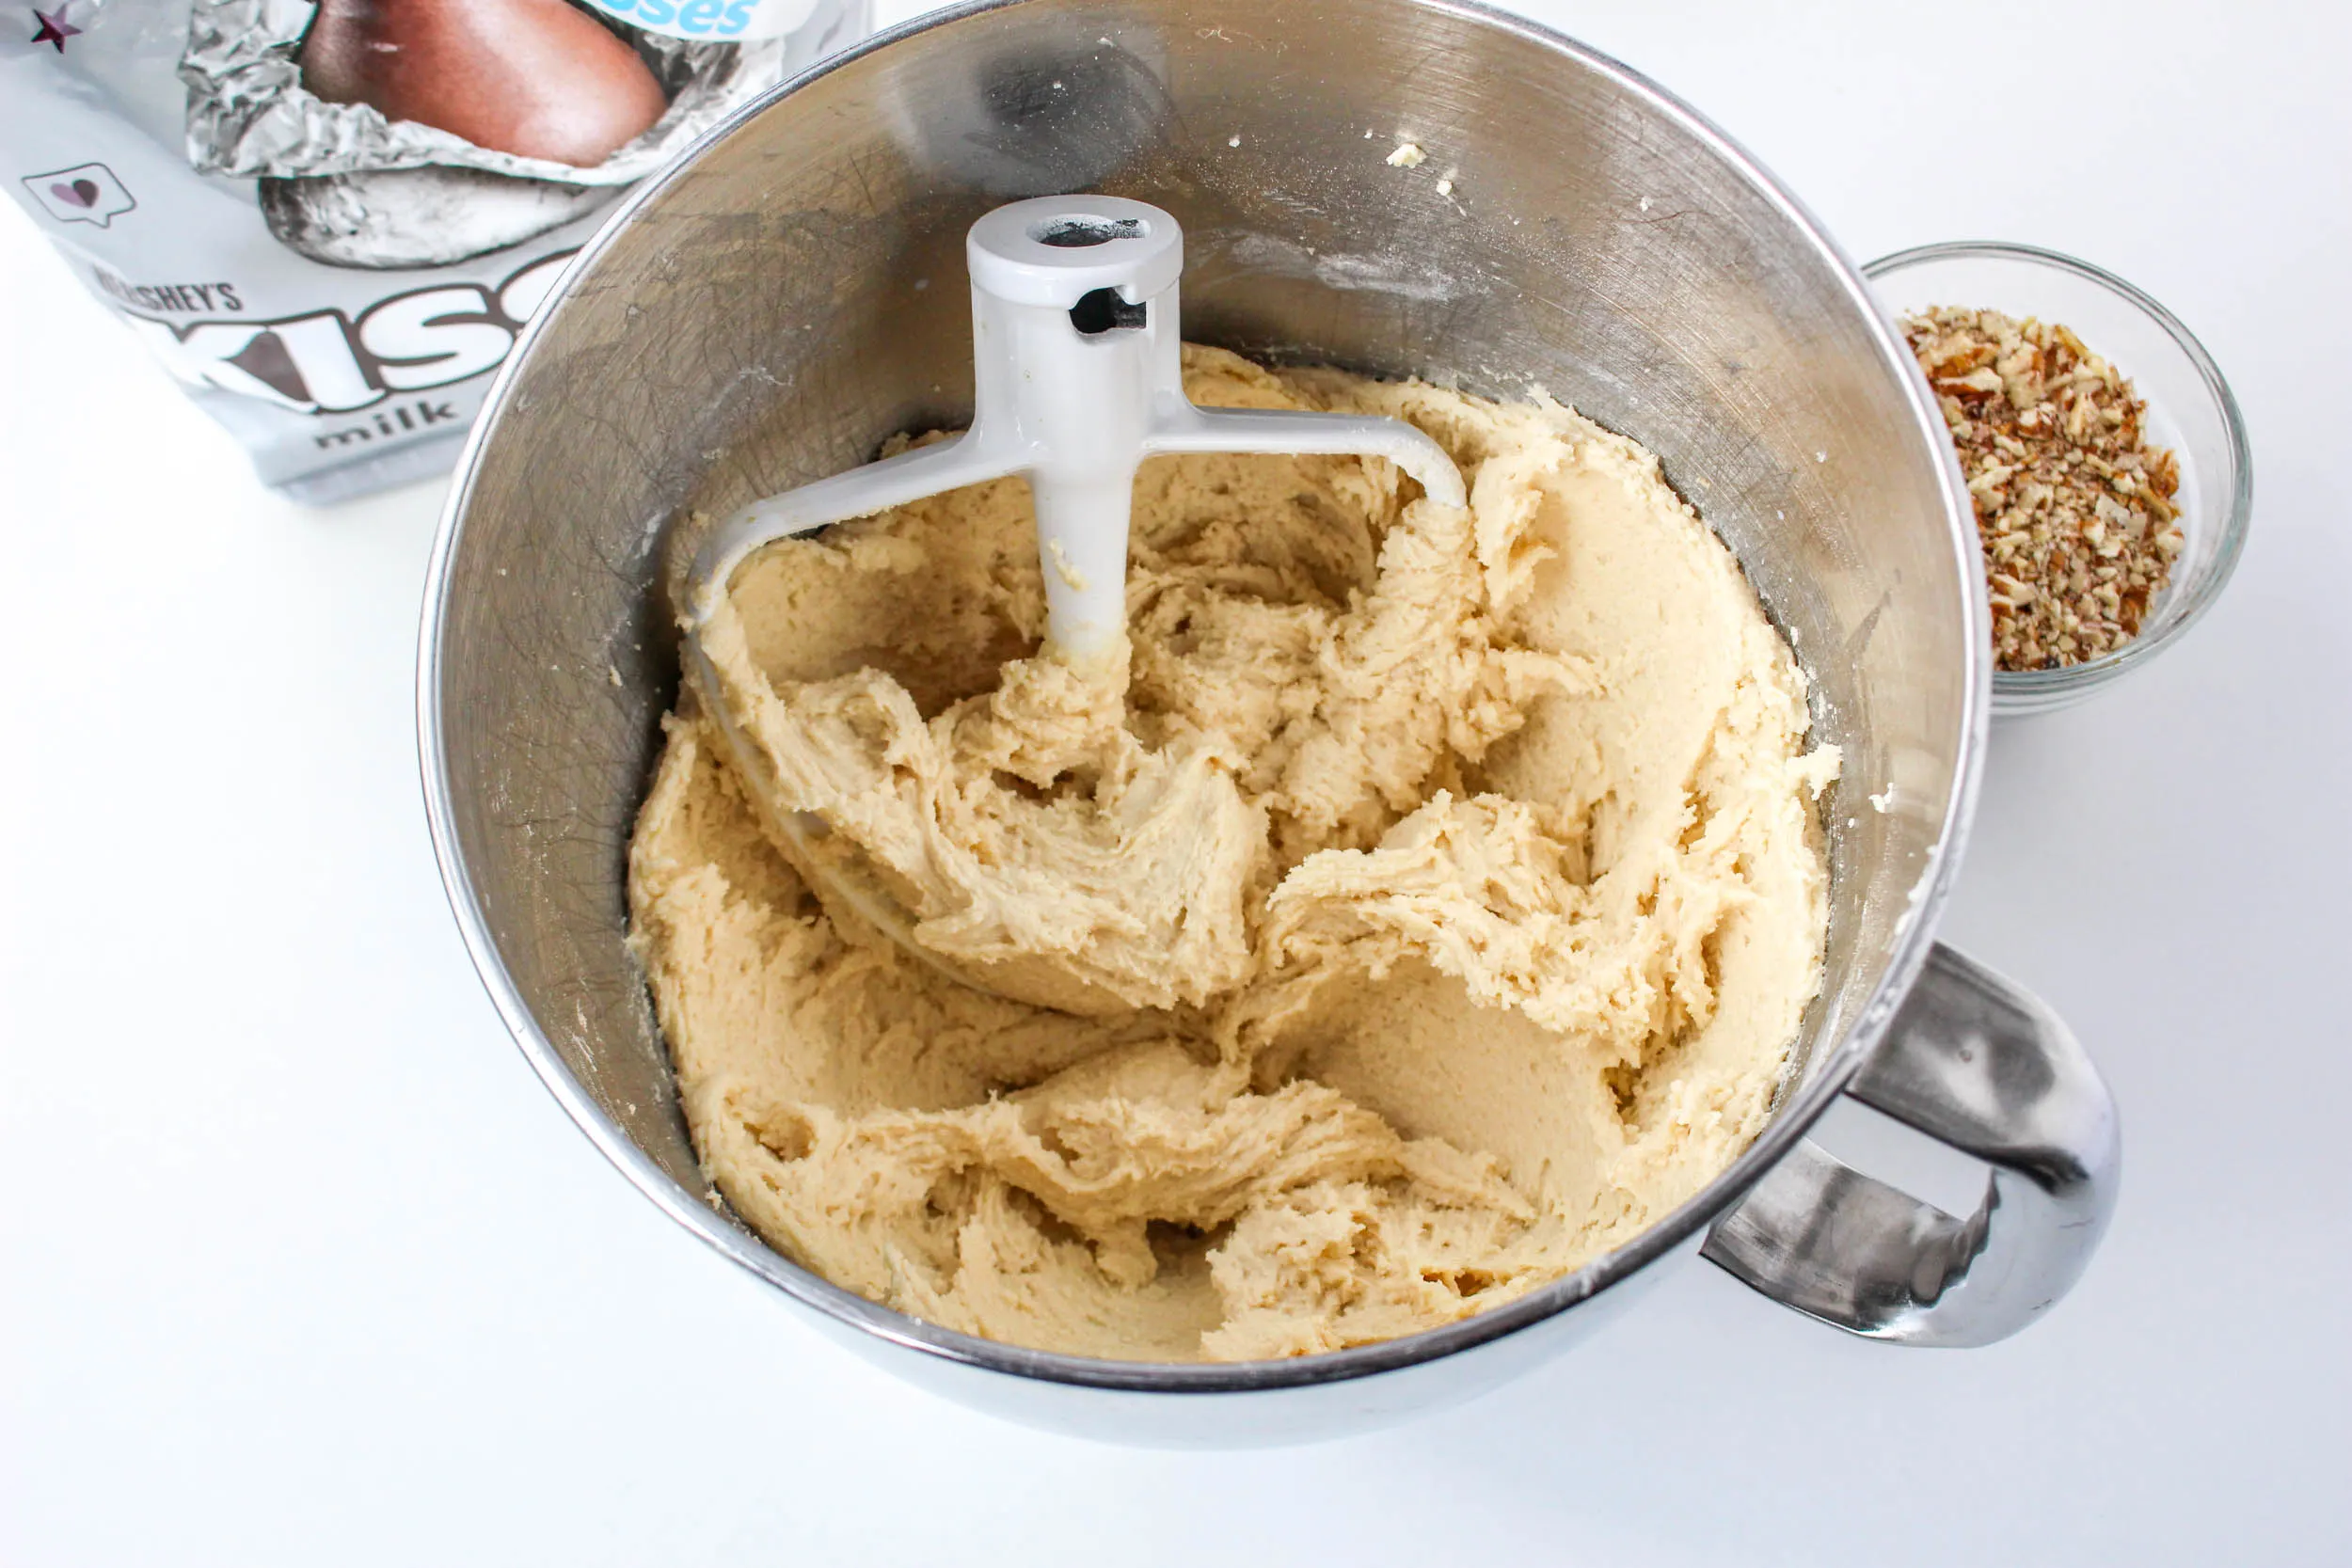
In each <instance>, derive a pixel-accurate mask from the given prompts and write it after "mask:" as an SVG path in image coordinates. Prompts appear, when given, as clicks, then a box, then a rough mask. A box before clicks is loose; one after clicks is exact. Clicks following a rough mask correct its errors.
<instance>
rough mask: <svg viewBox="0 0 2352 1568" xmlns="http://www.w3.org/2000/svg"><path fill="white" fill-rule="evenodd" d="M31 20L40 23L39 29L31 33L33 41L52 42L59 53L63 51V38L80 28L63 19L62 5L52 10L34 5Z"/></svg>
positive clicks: (67, 37) (68, 36)
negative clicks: (45, 9)
mask: <svg viewBox="0 0 2352 1568" xmlns="http://www.w3.org/2000/svg"><path fill="white" fill-rule="evenodd" d="M33 20H34V21H35V22H38V23H40V32H38V33H35V34H34V35H33V41H34V42H35V43H54V44H56V46H57V53H58V54H60V55H62V54H64V53H65V40H68V39H70V38H72V37H73V36H74V35H75V34H76V33H79V32H80V31H81V30H82V29H81V28H79V27H76V26H75V25H73V24H72V23H71V22H68V21H67V20H66V19H65V8H64V7H63V6H59V7H58V8H56V10H54V11H44V10H42V9H40V8H39V7H35V8H34V9H33Z"/></svg>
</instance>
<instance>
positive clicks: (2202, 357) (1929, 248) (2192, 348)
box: [1862, 240, 2254, 706]
mask: <svg viewBox="0 0 2352 1568" xmlns="http://www.w3.org/2000/svg"><path fill="white" fill-rule="evenodd" d="M1972 257H1974V258H1983V259H1987V260H1992V261H2024V262H2027V263H2030V264H2033V265H2038V266H2043V267H2048V268H2051V269H2053V270H2055V271H2058V272H2066V273H2072V274H2074V276H2075V277H2080V278H2082V279H2084V280H2085V281H2086V282H2090V283H2093V284H2096V285H2098V286H2099V287H2100V288H2103V289H2105V290H2106V291H2107V292H2108V293H2112V294H2114V295H2116V296H2117V297H2118V298H2120V299H2122V300H2123V301H2124V302H2125V303H2127V304H2129V305H2131V306H2133V307H2135V308H2136V309H2138V310H2139V311H2140V312H2141V313H2142V314H2143V315H2145V316H2147V317H2148V319H2149V320H2151V321H2153V322H2154V323H2155V324H2156V325H2158V326H2160V327H2162V328H2163V329H2164V331H2165V332H2166V333H2167V334H2168V335H2169V337H2170V338H2171V339H2172V341H2174V342H2175V343H2177V344H2179V345H2180V348H2181V352H2182V353H2183V354H2185V355H2186V356H2188V358H2189V362H2190V363H2191V364H2192V365H2194V366H2195V367H2196V368H2197V373H2198V375H2199V376H2200V377H2201V379H2202V380H2203V381H2204V384H2205V390H2206V391H2207V392H2208V393H2210V394H2211V395H2212V398H2213V401H2214V406H2215V408H2216V409H2217V410H2218V412H2219V413H2220V416H2221V425H2222V431H2223V434H2224V436H2225V437H2226V438H2227V440H2228V441H2229V446H2230V468H2231V483H2230V496H2229V500H2228V503H2227V512H2226V514H2225V515H2223V516H2222V517H2221V519H2220V522H2219V529H2220V532H2219V537H2218V540H2217V545H2216V547H2215V551H2214V557H2213V561H2212V562H2211V564H2210V565H2208V566H2207V567H2206V568H2205V570H2204V571H2203V573H2202V574H2201V575H2200V576H2199V577H2198V578H2196V580H2195V581H2193V582H2190V583H2187V584H2185V585H2184V588H2185V597H2184V598H2183V600H2182V602H2181V605H2180V609H2179V612H2178V613H2177V614H2175V615H2174V616H2173V617H2172V619H2171V620H2170V622H2169V623H2168V624H2167V625H2165V626H2162V627H2160V628H2159V629H2158V630H2157V632H2156V634H2155V635H2154V636H2153V637H2135V638H2134V639H2132V640H2131V641H2129V642H2126V643H2124V644H2123V646H2122V647H2121V648H2118V649H2117V650H2115V652H2113V653H2111V654H2104V655H2102V656H2100V657H2097V658H2094V659H2090V660H2087V661H2085V662H2084V663H2081V664H2068V665H2061V666H2060V667H2058V669H2055V670H1995V671H1994V672H1993V689H1994V696H1995V697H1996V699H1997V698H2001V697H2013V698H2017V699H2020V700H2022V703H2023V705H2026V706H2039V705H2042V704H2045V703H2049V702H2052V701H2055V700H2058V699H2059V698H2061V697H2062V696H2064V695H2065V694H2067V693H2071V692H2075V691H2079V690H2081V689H2084V688H2088V687H2092V686H2097V685H2100V684H2101V683H2103V682H2105V681H2107V680H2109V679H2112V678H2113V677H2114V676H2116V675H2118V674H2120V673H2122V672H2123V671H2125V670H2127V669H2131V668H2133V667H2135V666H2137V665H2138V664H2140V663H2141V662H2143V661H2144V660H2146V659H2148V658H2151V657H2153V656H2154V655H2155V654H2156V652H2157V651H2158V650H2160V649H2162V648H2164V647H2167V646H2169V644H2170V643H2171V642H2172V641H2174V640H2175V639H2177V638H2178V637H2179V636H2180V635H2181V633H2183V632H2185V631H2186V630H2187V629H2188V628H2189V627H2190V626H2194V625H2196V624H2197V622H2198V620H2199V619H2200V618H2201V617H2202V616H2203V615H2204V613H2205V611H2206V610H2209V609H2211V608H2212V607H2213V602H2214V600H2215V599H2217V598H2218V597H2220V594H2221V590H2222V587H2223V585H2224V584H2226V583H2227V582H2228V581H2229V580H2230V575H2231V573H2233V572H2234V571H2236V570H2237V562H2238V556H2239V555H2240V554H2241V553H2242V552H2243V551H2244V550H2245V548H2246V531H2247V524H2248V522H2249V519H2250V518H2251V517H2252V515H2253V510H2254V461H2253V448H2252V446H2251V445H2250V443H2249V441H2248V439H2247V435H2246V420H2245V416H2244V415H2242V414H2241V413H2240V412H2239V411H2238V405H2237V395H2236V394H2235V393H2233V392H2232V391H2231V390H2230V383H2229V381H2228V380H2227V379H2226V378H2225V377H2224V376H2223V375H2222V373H2221V367H2220V366H2218V365H2217V364H2215V363H2214V359H2213V356H2212V355H2210V354H2208V353H2206V352H2205V345H2204V344H2202V343H2201V342H2199V341H2197V334H2195V333H2194V332H2191V331H2190V330H2189V329H2188V327H2187V326H2186V325H2185V324H2184V323H2183V322H2182V321H2181V319H2180V318H2179V317H2178V316H2175V315H2174V314H2173V313H2172V312H2171V311H2169V310H2168V309H2165V308H2164V306H2163V305H2161V304H2160V303H2158V302H2157V301H2156V300H2155V299H2154V297H2153V296H2152V295H2150V294H2149V293H2148V292H2147V291H2146V290H2144V289H2140V288H2138V287H2137V286H2135V285H2133V284H2131V283H2129V282H2127V281H2125V280H2124V279H2122V278H2121V277H2116V276H2115V274H2113V273H2111V272H2109V271H2107V270H2106V268H2104V267H2098V266H2093V265H2092V264H2091V263H2090V262H2089V261H2083V260H2082V259H2081V258H2079V257H2075V256H2069V255H2067V254H2066V253H2065V252H2064V251H2059V250H2050V249H2047V248H2045V247H2043V246H2041V245H2021V244H2018V243H2015V242H2013V241H2009V240H1947V241H1944V242H1943V243H1941V244H1938V245H1914V246H1913V247H1911V248H1910V249H1908V250H1898V251H1895V252H1893V253H1892V254H1890V255H1885V256H1882V257H1880V258H1879V259H1878V260H1877V261H1871V262H1868V263H1867V264H1866V265H1865V266H1864V267H1863V269H1862V276H1863V277H1866V278H1867V279H1869V280H1870V281H1871V282H1874V283H1875V282H1877V281H1878V280H1879V279H1881V278H1883V277H1893V276H1894V275H1896V274H1898V273H1899V272H1902V271H1904V270H1906V269H1908V268H1910V267H1914V266H1917V265H1920V264H1922V263H1924V262H1928V261H1951V260H1955V259H1962V258H1972ZM1996 308H1997V307H1996ZM2125 373H2126V374H2129V373H2130V372H2129V370H2128V368H2126V370H2125ZM1971 520H1972V521H1973V519H1971Z"/></svg>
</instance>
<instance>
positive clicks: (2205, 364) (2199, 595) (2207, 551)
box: [1862, 241, 2254, 718]
mask: <svg viewBox="0 0 2352 1568" xmlns="http://www.w3.org/2000/svg"><path fill="white" fill-rule="evenodd" d="M1862 272H1863V276H1864V277H1867V278H1868V279H1869V280H1870V284H1871V287H1872V289H1873V290H1874V291H1875V292H1876V293H1877V294H1878V297H1879V303H1880V304H1882V305H1883V306H1884V307H1885V308H1886V310H1887V313H1888V314H1889V315H1892V316H1896V317H1901V316H1904V315H1907V314H1910V313H1912V312H1914V311H1918V310H1924V309H1929V308H1930V307H1932V306H1938V305H1947V306H1961V307H1966V308H1974V309H1993V310H1998V311H2001V312H2002V313H2003V314H2005V315H2010V316H2014V317H2016V318H2018V319H2020V320H2023V319H2024V318H2026V317H2027V316H2035V317H2039V318H2040V319H2041V320H2042V321H2045V322H2053V323H2058V324H2061V325H2066V326H2069V327H2072V328H2073V329H2074V332H2075V333H2076V335H2077V336H2079V337H2080V338H2081V339H2082V341H2084V342H2085V343H2087V344H2089V345H2090V349H2091V351H2092V352H2093V353H2095V354H2099V355H2102V356H2106V359H2107V360H2108V361H2109V362H2110V363H2112V364H2113V365H2114V366H2115V368H2116V369H2117V370H2118V371H2120V372H2122V374H2123V375H2124V376H2125V377H2126V378H2127V379H2128V380H2130V382H2131V383H2132V386H2133V387H2134V388H2135V389H2136V390H2137V392H2138V394H2139V396H2140V397H2141V398H2142V399H2144V400H2145V401H2146V403H2147V404H2148V413H2147V420H2146V430H2147V434H2148V439H2149V440H2150V441H2151V442H2152V443H2153V444H2154V445H2157V446H2162V447H2169V448H2171V449H2172V451H2173V452H2174V453H2175V454H2177V455H2178V457H2179V459H2180V464H2181V488H2180V493H2179V495H2178V496H2176V497H2175V498H2174V499H2175V500H2176V501H2177V503H2178V504H2179V506H2180V508H2181V516H2180V526H2181V531H2182V533H2183V535H2184V536H2185V543H2184V544H2183V546H2182V549H2181V553H2180V554H2179V555H2178V556H2177V557H2175V558H2174V559H2173V562H2172V579H2171V581H2170V582H2169V583H2168V584H2167V585H2166V587H2165V590H2164V592H2163V593H2162V594H2158V595H2157V596H2156V600H2155V602H2154V604H2153V605H2152V606H2150V607H2149V611H2148V615H2147V618H2146V619H2145V620H2144V621H2142V622H2141V623H2140V628H2139V635H2138V636H2137V637H2135V638H2133V639H2132V640H2131V641H2129V642H2126V643H2124V644H2123V645H2122V647H2121V648H2118V649H2116V650H2115V651H2114V652H2113V653H2110V654H2103V655H2101V656H2100V657H2097V658H2094V659H2090V660H2089V661H2087V662H2085V663H2082V664H2070V665H2066V666H2064V667H2062V668H2059V669H2056V670H2020V671H2008V670H1995V671H1994V673H1993V712H1994V717H1995V718H2001V717H2012V716H2017V715H2023V714H2028V713H2046V712H2048V711H2049V710H2051V709H2052V708H2059V707H2065V706H2067V705H2071V704H2074V703H2078V702H2081V701H2082V700H2083V699H2084V698H2086V697H2089V696H2090V695H2091V694H2093V693H2094V692H2097V691H2100V690H2102V689H2105V688H2106V686H2107V684H2108V683H2109V682H2111V681H2113V680H2114V679H2115V678H2116V677H2117V676H2119V675H2121V674H2122V673H2124V672H2125V671H2127V670H2132V669H2137V667H2138V666H2139V665H2141V664H2143V663H2145V662H2147V661H2148V660H2149V659H2151V658H2153V657H2155V655H2156V654H2157V652H2158V651H2159V650H2161V649H2163V648H2164V647H2165V646H2167V645H2168V644H2169V643H2170V642H2172V641H2174V640H2176V639H2177V638H2178V637H2179V636H2180V635H2181V633H2183V632H2184V631H2186V630H2187V629H2188V627H2189V626H2190V625H2191V624H2192V623H2194V622H2195V621H2196V619H2197V618H2198V617H2199V616H2201V615H2202V614H2203V613H2204V612H2205V610H2206V608H2207V607H2208V606H2210V605H2211V604H2212V603H2213V601H2214V600H2215V598H2217V596H2218V595H2219V594H2220V593H2221V585H2222V584H2223V583H2225V582H2227V581H2229V580H2230V573H2231V571H2232V569H2233V568H2234V567H2235V566H2236V565H2237V558H2238V552H2239V551H2240V550H2241V549H2242V548H2243V547H2244V546H2245V544H2246V524H2247V517H2248V515H2249V513H2250V512H2251V511H2252V509H2253V499H2254V470H2253V462H2252V453H2251V452H2250V451H2249V450H2248V447H2247V442H2246V422H2245V420H2243V419H2242V418H2241V417H2240V416H2239V414H2238V407H2237V399H2235V398H2234V397H2233V396H2231V394H2230V384H2229V383H2228V382H2226V381H2224V380H2222V379H2221V372H2220V371H2219V370H2218V369H2217V368H2216V366H2215V365H2214V362H2213V356H2210V355H2208V354H2207V353H2206V352H2205V349H2204V345H2203V344H2201V343H2200V342H2199V341H2197V340H2196V338H2195V337H2193V336H2192V335H2191V334H2190V332H2189V330H2188V328H2187V327H2185V326H2183V325H2181V324H2180V322H2179V321H2178V320H2176V319H2175V318H2174V317H2173V314H2172V312H2171V311H2169V310H2167V309H2165V308H2164V307H2163V306H2161V305H2158V304H2157V303H2156V302H2155V301H2154V300H2153V299H2151V298H2149V297H2148V296H2147V295H2146V294H2144V293H2140V292H2139V291H2138V290H2137V289H2135V288H2133V287H2132V286H2131V285H2130V284H2129V283H2126V282H2124V281H2123V280H2122V278H2120V277H2116V276H2114V275H2113V274H2112V273H2106V272H2102V271H2101V270H2099V269H2098V268H2097V267H2094V266H2092V265H2090V263H2089V262H2088V261H2076V260H2074V258H2073V257H2072V256H2061V255H2059V254H2058V252H2057V251H2055V250H2042V249H2038V248H2036V247H2035V246H2033V245H2003V244H2000V243H1998V242H1994V241H1957V242H1954V243H1952V244H1949V245H1921V246H1919V247H1918V248H1917V249H1915V250H1901V251H1897V252H1896V253H1895V254H1894V255H1892V256H1882V257H1881V258H1879V259H1878V260H1877V261H1872V262H1871V263H1870V264H1869V265H1868V266H1866V267H1864V268H1863V269H1862Z"/></svg>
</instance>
